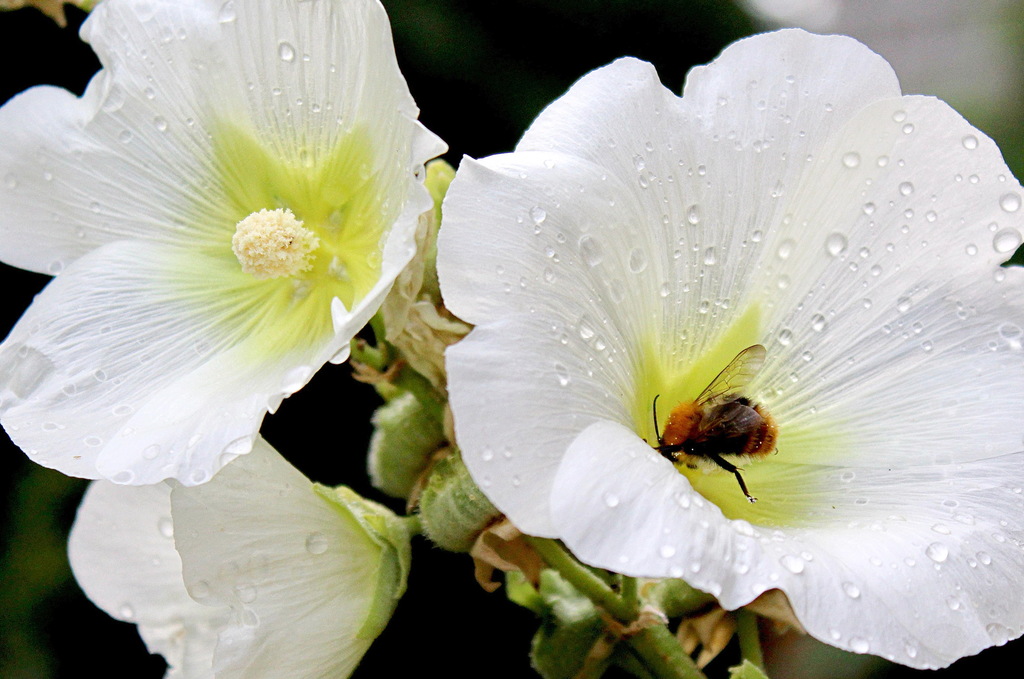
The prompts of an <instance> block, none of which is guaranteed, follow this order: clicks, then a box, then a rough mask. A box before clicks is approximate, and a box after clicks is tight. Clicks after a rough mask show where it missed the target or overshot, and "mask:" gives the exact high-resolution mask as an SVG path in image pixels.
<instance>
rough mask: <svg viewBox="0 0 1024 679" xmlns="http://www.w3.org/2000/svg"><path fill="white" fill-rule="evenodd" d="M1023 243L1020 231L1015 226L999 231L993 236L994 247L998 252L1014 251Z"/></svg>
mask: <svg viewBox="0 0 1024 679" xmlns="http://www.w3.org/2000/svg"><path fill="white" fill-rule="evenodd" d="M1020 244H1021V235H1020V231H1018V230H1017V229H1014V228H1006V229H1003V230H1002V231H999V232H998V233H997V234H996V235H995V236H993V237H992V247H993V248H995V251H996V252H1000V253H1005V252H1013V251H1014V250H1016V249H1017V248H1018V247H1020Z"/></svg>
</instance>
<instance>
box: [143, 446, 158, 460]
mask: <svg viewBox="0 0 1024 679" xmlns="http://www.w3.org/2000/svg"><path fill="white" fill-rule="evenodd" d="M159 454H160V444H159V443H153V444H150V445H148V446H146V447H145V448H143V449H142V457H143V458H145V459H147V460H155V459H156V457H157V456H158V455H159Z"/></svg>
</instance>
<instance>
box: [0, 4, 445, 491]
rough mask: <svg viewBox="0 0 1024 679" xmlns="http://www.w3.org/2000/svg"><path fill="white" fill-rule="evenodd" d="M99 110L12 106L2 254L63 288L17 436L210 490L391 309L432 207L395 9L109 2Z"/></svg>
mask: <svg viewBox="0 0 1024 679" xmlns="http://www.w3.org/2000/svg"><path fill="white" fill-rule="evenodd" d="M82 35H83V38H84V39H86V40H88V41H89V42H90V43H91V44H92V45H93V47H94V48H95V49H96V52H97V54H98V55H99V57H100V60H101V61H102V63H103V65H104V69H103V70H102V71H100V73H99V74H97V75H96V77H95V78H94V79H93V80H92V82H91V83H90V85H89V88H88V90H87V91H86V93H85V95H84V96H83V97H82V98H80V99H76V98H75V97H73V96H72V95H70V94H69V93H68V92H66V91H64V90H59V89H56V88H52V87H38V88H34V89H32V90H29V91H28V92H25V93H24V94H22V95H20V96H18V97H16V98H15V99H13V100H12V101H11V102H9V103H8V104H7V105H6V106H4V107H3V109H0V130H2V131H3V136H4V140H5V141H4V144H3V146H2V147H0V178H2V181H0V202H2V204H3V210H2V212H0V236H2V237H0V258H2V259H3V260H4V261H6V262H8V263H10V264H14V265H16V266H20V267H23V268H26V269H31V270H34V271H40V272H46V273H51V274H59V275H58V276H57V278H56V279H55V280H54V281H53V282H52V283H51V284H50V285H49V286H48V287H47V288H46V289H45V290H44V291H43V293H42V294H41V295H40V296H39V297H38V298H37V299H36V301H35V302H34V303H33V304H32V306H31V307H30V308H29V309H28V311H27V312H26V313H25V315H24V316H23V318H22V319H21V321H20V322H19V323H18V324H17V326H16V327H15V328H14V330H13V331H12V332H11V334H10V336H9V337H8V338H7V340H6V341H5V342H4V344H3V345H2V347H0V388H2V391H0V396H2V415H0V420H2V422H3V425H4V427H5V428H6V429H7V431H8V433H9V434H10V435H11V438H12V439H13V440H14V441H15V443H17V444H18V445H19V446H21V447H22V448H23V449H24V450H25V451H26V452H28V453H29V454H30V455H31V456H32V457H33V459H34V460H36V461H37V462H40V463H42V464H45V465H47V466H50V467H54V468H56V469H59V470H60V471H62V472H64V473H66V474H70V475H73V476H82V477H88V478H101V477H102V478H108V479H111V480H113V481H115V482H118V483H133V484H145V483H153V482H156V481H159V480H161V479H164V478H169V477H173V478H177V479H179V480H180V481H182V482H183V483H185V484H197V483H202V482H204V481H205V480H207V479H209V478H210V477H211V476H212V475H213V474H214V473H215V472H216V471H217V470H218V469H219V468H220V467H221V466H223V465H224V464H226V463H227V462H228V461H230V460H231V459H232V458H234V457H236V456H237V455H239V454H242V453H245V452H247V451H248V450H249V449H250V447H251V445H252V439H253V436H254V434H255V432H256V431H257V429H258V428H259V425H260V422H261V420H262V418H263V416H264V415H265V413H266V412H267V411H268V410H270V411H273V410H274V409H275V408H276V407H277V405H278V404H279V403H280V401H281V399H282V398H284V397H286V396H288V395H290V394H291V393H293V392H295V391H297V390H298V389H300V388H301V387H302V386H303V385H304V384H305V383H306V382H307V381H308V380H309V378H310V377H311V376H312V375H313V374H314V373H315V372H316V371H317V370H318V369H319V368H320V367H321V366H322V365H323V364H324V363H325V362H326V361H328V360H334V361H341V360H344V359H345V358H346V357H347V355H348V343H349V341H350V339H351V338H352V336H353V335H354V334H355V333H356V332H357V331H358V330H359V329H360V328H361V327H362V326H363V325H365V323H366V322H367V321H368V320H369V318H370V317H371V316H372V315H373V314H374V313H375V312H376V310H377V309H378V307H379V306H380V304H381V302H382V300H383V298H384V296H385V295H386V294H387V292H388V290H389V289H390V287H391V285H392V283H393V281H394V279H395V276H396V275H397V274H398V272H399V271H400V270H401V269H402V267H403V266H404V265H405V264H406V263H407V262H408V261H409V259H410V257H411V256H412V254H413V251H414V242H413V236H414V232H415V227H416V222H417V219H418V217H419V215H420V214H421V213H423V212H424V211H426V210H429V209H430V208H431V199H430V197H429V195H428V193H427V191H426V189H425V188H424V187H423V186H422V175H423V163H424V162H425V161H426V160H428V159H429V158H431V157H433V156H434V155H436V154H437V153H439V152H441V151H443V150H444V146H443V144H442V143H441V142H440V141H439V140H438V139H437V138H436V137H435V136H434V135H433V134H431V133H430V132H428V131H427V130H425V129H424V128H423V127H422V126H421V125H420V124H419V123H418V122H417V120H416V116H417V113H418V111H417V109H416V106H415V104H414V102H413V101H412V98H411V97H410V95H409V92H408V89H407V87H406V84H405V81H404V79H403V78H402V75H401V73H400V72H399V70H398V66H397V63H396V61H395V53H394V48H393V46H392V42H391V35H390V31H389V27H388V22H387V16H386V15H385V13H384V10H383V8H382V7H381V6H380V4H379V3H377V2H376V1H375V0H311V1H305V2H303V1H299V0H275V1H273V2H271V1H269V0H235V1H233V2H226V3H225V2H222V1H221V0H154V1H151V2H145V3H143V2H130V1H127V0H108V1H106V2H103V3H101V4H100V6H99V7H98V8H97V9H96V11H95V12H94V13H93V15H92V16H91V17H90V18H89V19H88V21H87V22H86V24H85V26H84V27H83V29H82Z"/></svg>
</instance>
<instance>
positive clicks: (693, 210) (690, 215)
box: [686, 204, 700, 225]
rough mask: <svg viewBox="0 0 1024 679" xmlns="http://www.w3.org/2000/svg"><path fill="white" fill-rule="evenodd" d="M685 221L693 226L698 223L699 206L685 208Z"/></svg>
mask: <svg viewBox="0 0 1024 679" xmlns="http://www.w3.org/2000/svg"><path fill="white" fill-rule="evenodd" d="M686 221H688V222H689V223H690V224H694V225H696V224H699V223H700V206H698V205H696V204H694V205H691V206H690V207H689V208H687V210H686Z"/></svg>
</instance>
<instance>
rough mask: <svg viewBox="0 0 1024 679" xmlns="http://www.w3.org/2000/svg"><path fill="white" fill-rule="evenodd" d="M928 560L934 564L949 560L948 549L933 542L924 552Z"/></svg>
mask: <svg viewBox="0 0 1024 679" xmlns="http://www.w3.org/2000/svg"><path fill="white" fill-rule="evenodd" d="M924 553H925V554H927V555H928V558H929V559H931V560H932V561H934V562H935V563H942V562H943V561H945V560H946V559H947V558H949V548H948V547H946V545H944V544H942V543H941V542H933V543H931V544H930V545H928V547H927V548H926V549H925V550H924Z"/></svg>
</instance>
